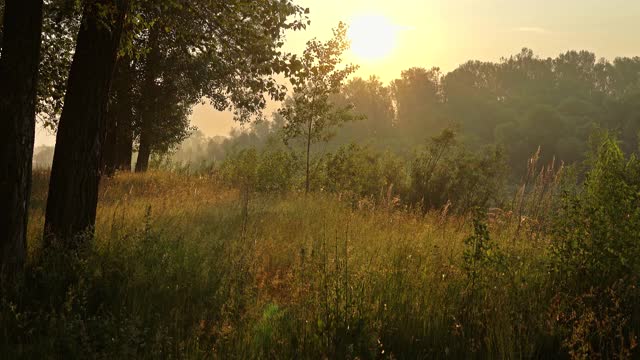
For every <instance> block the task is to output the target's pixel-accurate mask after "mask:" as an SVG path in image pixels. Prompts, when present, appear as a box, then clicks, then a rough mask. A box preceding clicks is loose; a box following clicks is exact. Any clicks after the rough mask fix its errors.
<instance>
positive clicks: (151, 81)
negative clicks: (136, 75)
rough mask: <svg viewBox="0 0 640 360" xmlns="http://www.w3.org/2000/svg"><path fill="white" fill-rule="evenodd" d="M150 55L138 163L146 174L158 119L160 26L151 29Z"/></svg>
mask: <svg viewBox="0 0 640 360" xmlns="http://www.w3.org/2000/svg"><path fill="white" fill-rule="evenodd" d="M148 46H149V54H148V55H147V59H146V63H145V69H144V80H143V81H144V82H143V86H142V90H141V91H140V92H141V94H142V98H141V106H140V110H141V113H140V146H139V147H138V160H137V161H136V172H145V171H147V169H148V168H149V157H150V156H151V148H152V145H153V144H152V140H153V134H152V132H153V121H154V119H155V117H156V115H157V114H156V102H157V96H158V85H157V84H156V79H157V78H158V75H159V74H158V65H159V62H160V56H161V54H160V47H159V29H158V25H156V26H154V27H152V28H151V30H150V32H149V45H148Z"/></svg>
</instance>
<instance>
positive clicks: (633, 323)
mask: <svg viewBox="0 0 640 360" xmlns="http://www.w3.org/2000/svg"><path fill="white" fill-rule="evenodd" d="M589 162H590V165H591V169H590V170H589V172H588V174H587V177H586V180H585V184H584V188H583V190H582V191H581V192H580V193H578V194H576V195H573V196H571V195H567V196H566V198H565V202H564V206H563V208H562V210H561V211H560V213H559V214H558V215H557V217H556V222H557V224H556V231H555V233H554V238H555V239H554V243H553V244H554V246H553V249H554V262H553V268H554V272H555V274H556V278H557V282H558V286H559V289H558V290H559V292H558V295H557V312H558V314H559V315H558V319H559V320H560V323H561V325H563V326H564V328H565V331H567V333H568V334H569V335H568V339H567V340H566V341H565V346H567V347H568V348H569V350H570V351H571V353H572V354H573V355H574V356H576V357H583V356H597V355H599V356H603V357H614V356H615V357H628V356H630V355H629V354H627V352H628V351H631V350H632V349H633V348H634V347H635V346H636V345H635V343H636V340H635V335H634V333H637V331H638V328H637V320H638V319H637V318H636V316H635V315H632V314H637V311H638V308H637V304H638V299H640V297H639V296H640V293H639V292H638V284H639V283H638V281H639V278H638V276H639V275H640V247H639V246H638V241H640V161H639V160H638V159H637V158H636V156H635V155H632V156H631V157H629V158H626V157H625V155H624V154H623V152H622V151H621V149H620V147H619V146H618V144H617V142H616V139H615V138H614V137H612V136H610V135H604V136H603V137H602V139H601V140H600V141H598V142H597V147H596V148H595V149H594V150H593V152H592V155H591V158H590V160H589ZM614 339H615V340H614ZM625 354H627V355H625Z"/></svg>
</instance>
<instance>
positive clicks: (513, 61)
mask: <svg viewBox="0 0 640 360" xmlns="http://www.w3.org/2000/svg"><path fill="white" fill-rule="evenodd" d="M333 101H334V102H336V103H343V104H344V103H347V104H348V103H350V104H352V105H353V106H354V111H356V112H358V113H361V114H363V115H365V116H366V118H365V119H364V120H360V121H354V122H351V123H347V124H345V125H344V126H343V127H342V128H340V129H337V130H336V133H335V135H336V136H335V137H334V138H333V139H332V140H331V141H330V142H329V143H328V144H327V145H326V146H324V147H321V148H320V149H319V150H318V151H331V150H335V149H337V148H338V147H340V146H341V145H344V144H348V143H352V142H355V143H359V144H368V145H370V146H372V147H374V148H377V149H378V150H386V149H389V150H392V151H393V152H395V153H397V154H400V155H408V154H411V153H412V152H413V150H414V149H415V148H416V147H417V146H420V145H422V144H424V143H425V140H427V139H429V138H431V137H433V136H436V135H438V134H439V133H440V132H441V131H442V130H443V129H446V128H454V129H456V131H457V132H458V133H459V136H460V137H461V138H462V139H463V141H464V143H465V144H466V145H467V146H468V147H470V148H471V149H479V148H482V147H484V146H486V145H489V144H497V145H500V146H502V147H503V148H504V150H505V153H506V155H507V158H508V163H509V165H510V166H511V168H512V169H513V171H514V172H515V173H518V174H519V173H522V172H523V171H525V170H526V164H527V160H528V158H529V157H530V156H531V154H533V153H535V152H536V151H537V149H538V147H540V148H541V149H542V155H541V156H542V158H541V160H542V161H543V162H548V161H551V159H552V158H554V157H555V158H556V160H558V161H564V162H565V163H574V162H577V161H581V160H583V159H584V157H585V155H586V152H587V151H588V148H589V138H590V135H591V134H592V133H593V132H594V130H596V129H606V130H609V131H612V132H613V133H616V134H617V136H618V138H619V139H620V142H621V144H620V145H621V148H622V149H623V150H624V151H625V152H632V151H635V150H637V149H638V135H639V134H640V57H634V58H622V57H621V58H616V59H615V60H614V61H613V62H610V61H607V60H605V59H600V60H598V59H597V58H596V55H595V54H593V53H591V52H587V51H579V52H578V51H569V52H566V53H564V54H561V55H559V56H558V57H556V58H547V59H543V58H540V57H538V56H536V55H535V54H534V52H533V51H532V50H529V49H523V50H522V51H521V52H520V53H519V54H516V55H514V56H510V57H507V58H503V59H502V60H501V61H500V62H481V61H469V62H467V63H465V64H463V65H461V66H460V67H458V68H457V69H455V70H454V71H452V72H450V73H448V74H444V73H443V72H441V71H440V69H439V68H432V69H425V68H411V69H408V70H406V71H403V72H402V75H401V77H400V78H399V79H396V80H393V81H391V82H390V84H388V85H385V84H384V83H382V82H381V81H380V80H379V78H377V77H375V76H372V77H370V78H369V79H362V78H355V79H352V80H351V81H350V82H348V83H347V84H346V86H345V87H344V89H343V91H342V93H341V94H340V95H338V96H335V97H334V99H333ZM272 120H273V121H271V122H265V123H259V124H254V125H252V126H251V127H250V128H248V129H246V130H244V131H236V132H234V133H233V134H232V137H231V138H230V139H226V140H223V139H220V138H218V139H215V140H214V139H207V138H205V137H204V136H203V135H202V134H201V133H195V134H194V135H193V136H192V137H191V138H190V139H189V140H188V141H186V142H185V143H183V144H182V145H181V146H180V147H179V148H178V151H177V152H176V153H175V155H174V157H173V158H174V159H175V160H176V161H179V162H191V163H192V164H204V163H211V162H213V161H219V160H220V159H222V158H224V156H225V154H226V153H228V152H229V151H233V149H236V150H238V149H242V148H248V147H253V146H258V147H260V146H263V145H264V144H266V143H267V142H268V141H269V139H272V138H277V133H278V131H279V130H280V129H281V125H282V119H280V118H279V116H278V114H275V115H274V117H273V119H272ZM272 141H273V139H272Z"/></svg>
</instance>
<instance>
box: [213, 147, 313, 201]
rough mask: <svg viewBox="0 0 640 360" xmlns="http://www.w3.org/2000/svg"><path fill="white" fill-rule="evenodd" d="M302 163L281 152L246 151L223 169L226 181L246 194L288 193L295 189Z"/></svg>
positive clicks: (289, 154) (223, 164)
mask: <svg viewBox="0 0 640 360" xmlns="http://www.w3.org/2000/svg"><path fill="white" fill-rule="evenodd" d="M300 168H301V167H300V161H299V159H298V158H297V157H296V156H295V155H294V154H293V153H291V152H289V151H287V150H282V149H265V150H262V151H261V152H258V151H257V150H256V149H254V148H251V149H243V150H241V151H239V152H237V153H235V154H232V155H230V156H228V157H227V159H226V160H225V161H224V162H223V163H222V165H221V167H220V174H221V176H222V178H223V180H224V181H225V182H226V183H228V184H229V185H232V186H237V187H239V188H240V189H242V190H243V191H258V192H264V193H268V192H285V191H287V190H290V189H292V188H293V187H294V186H295V182H296V175H297V174H298V172H299V170H300Z"/></svg>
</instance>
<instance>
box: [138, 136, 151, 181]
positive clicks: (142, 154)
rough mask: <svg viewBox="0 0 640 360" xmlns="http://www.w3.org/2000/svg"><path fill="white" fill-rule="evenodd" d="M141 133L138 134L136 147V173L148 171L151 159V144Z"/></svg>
mask: <svg viewBox="0 0 640 360" xmlns="http://www.w3.org/2000/svg"><path fill="white" fill-rule="evenodd" d="M143 135H145V133H144V130H143V133H142V134H140V146H139V147H138V159H137V160H136V172H137V173H140V172H145V171H147V169H149V158H150V157H151V146H150V145H151V144H149V140H148V138H147V137H146V136H143Z"/></svg>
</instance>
